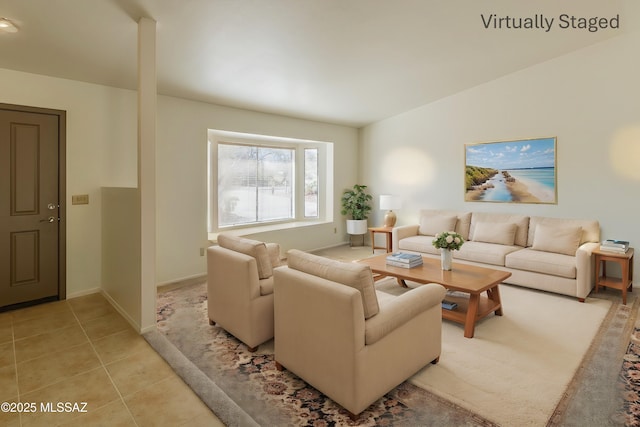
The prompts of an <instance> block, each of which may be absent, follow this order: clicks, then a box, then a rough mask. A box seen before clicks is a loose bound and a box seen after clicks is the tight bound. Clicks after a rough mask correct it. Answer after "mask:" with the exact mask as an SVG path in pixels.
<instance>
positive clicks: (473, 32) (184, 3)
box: [0, 0, 635, 127]
mask: <svg viewBox="0 0 640 427" xmlns="http://www.w3.org/2000/svg"><path fill="white" fill-rule="evenodd" d="M633 1H635V0H633ZM628 2H629V0H607V1H602V0H562V1H558V0H535V1H533V0H531V1H524V0H482V1H478V0H0V17H6V18H9V19H11V20H13V21H14V22H15V23H16V24H17V26H18V27H19V28H20V31H19V32H18V33H14V34H0V68H7V69H14V70H20V71H25V72H31V73H37V74H46V75H50V76H56V77H62V78H68V79H73V80H80V81H86V82H92V83H99V84H105V85H109V86H115V87H121V88H129V89H135V88H136V62H137V60H136V49H137V24H136V21H137V19H138V18H139V17H141V16H145V17H149V18H152V19H154V20H156V21H157V23H158V24H157V66H158V73H157V75H158V92H159V93H160V94H163V95H171V96H177V97H182V98H188V99H194V100H200V101H205V102H211V103H216V104H222V105H228V106H234V107H240V108H246V109H251V110H258V111H266V112H273V113H279V114H285V115H289V116H293V117H301V118H307V119H313V120H319V121H325V122H331V123H339V124H346V125H350V126H356V127H360V126H363V125H365V124H368V123H371V122H374V121H376V120H380V119H383V118H386V117H390V116H393V115H396V114H399V113H402V112H404V111H408V110H410V109H412V108H415V107H418V106H420V105H424V104H427V103H429V102H432V101H435V100H437V99H440V98H443V97H446V96H448V95H451V94H454V93H457V92H460V91H463V90H465V89H468V88H470V87H473V86H476V85H478V84H481V83H483V82H487V81H490V80H493V79H496V78H499V77H501V76H503V75H506V74H509V73H512V72H515V71H517V70H520V69H523V68H526V67H529V66H531V65H533V64H536V63H539V62H542V61H546V60H549V59H551V58H554V57H557V56H560V55H563V54H565V53H567V52H570V51H573V50H576V49H580V48H582V47H584V46H588V45H590V44H593V43H597V42H599V41H602V40H604V39H606V38H609V37H613V36H616V35H619V34H620V33H621V32H623V31H625V25H626V24H627V23H626V22H625V20H624V19H625V17H624V8H625V3H628ZM492 13H494V14H497V15H498V16H506V15H509V16H512V17H523V18H525V17H534V16H535V15H536V14H544V15H545V17H547V18H555V19H556V22H555V25H556V26H555V27H554V28H553V29H552V30H551V31H549V32H545V31H544V30H509V29H502V30H496V29H485V28H484V26H483V23H482V18H481V14H484V15H485V17H486V16H487V15H490V14H492ZM562 13H566V14H569V15H576V16H580V17H591V16H604V17H612V16H615V15H616V14H618V13H620V15H621V18H620V21H621V29H620V30H606V31H598V32H589V31H585V30H562V29H560V28H558V27H557V23H558V16H559V15H560V14H562ZM1 97H2V95H1V94H0V101H1V99H2V98H1Z"/></svg>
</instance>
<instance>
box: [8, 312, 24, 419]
mask: <svg viewBox="0 0 640 427" xmlns="http://www.w3.org/2000/svg"><path fill="white" fill-rule="evenodd" d="M10 319H11V344H12V345H13V370H14V372H15V374H16V390H17V391H18V402H21V398H20V383H19V382H18V354H17V353H16V333H15V331H14V328H13V314H12V315H11V317H10ZM18 425H20V427H22V412H18Z"/></svg>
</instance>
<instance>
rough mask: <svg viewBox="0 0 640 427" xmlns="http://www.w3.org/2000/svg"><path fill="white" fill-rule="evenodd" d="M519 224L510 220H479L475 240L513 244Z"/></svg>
mask: <svg viewBox="0 0 640 427" xmlns="http://www.w3.org/2000/svg"><path fill="white" fill-rule="evenodd" d="M516 231H518V226H517V225H516V224H514V223H510V222H478V223H477V224H476V226H475V229H474V231H473V240H474V241H475V242H484V243H497V244H499V245H508V246H513V242H514V241H515V239H516Z"/></svg>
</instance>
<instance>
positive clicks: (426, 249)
mask: <svg viewBox="0 0 640 427" xmlns="http://www.w3.org/2000/svg"><path fill="white" fill-rule="evenodd" d="M433 239H435V236H411V237H405V238H404V239H400V241H399V242H398V249H400V250H405V251H412V252H422V253H426V254H434V255H438V254H439V253H440V249H437V248H436V247H434V246H433V244H432V243H431V242H433Z"/></svg>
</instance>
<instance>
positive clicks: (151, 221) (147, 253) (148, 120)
mask: <svg viewBox="0 0 640 427" xmlns="http://www.w3.org/2000/svg"><path fill="white" fill-rule="evenodd" d="M156 106H157V89H156V21H154V20H152V19H149V18H140V20H139V21H138V188H139V189H140V221H141V223H140V240H141V242H140V243H141V244H140V251H141V261H140V263H141V265H140V273H141V289H140V292H141V295H140V296H141V298H140V301H141V302H140V303H141V307H140V313H141V319H140V329H141V331H140V332H146V331H148V330H151V329H153V328H155V326H156V314H155V312H156V309H155V307H156Z"/></svg>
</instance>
